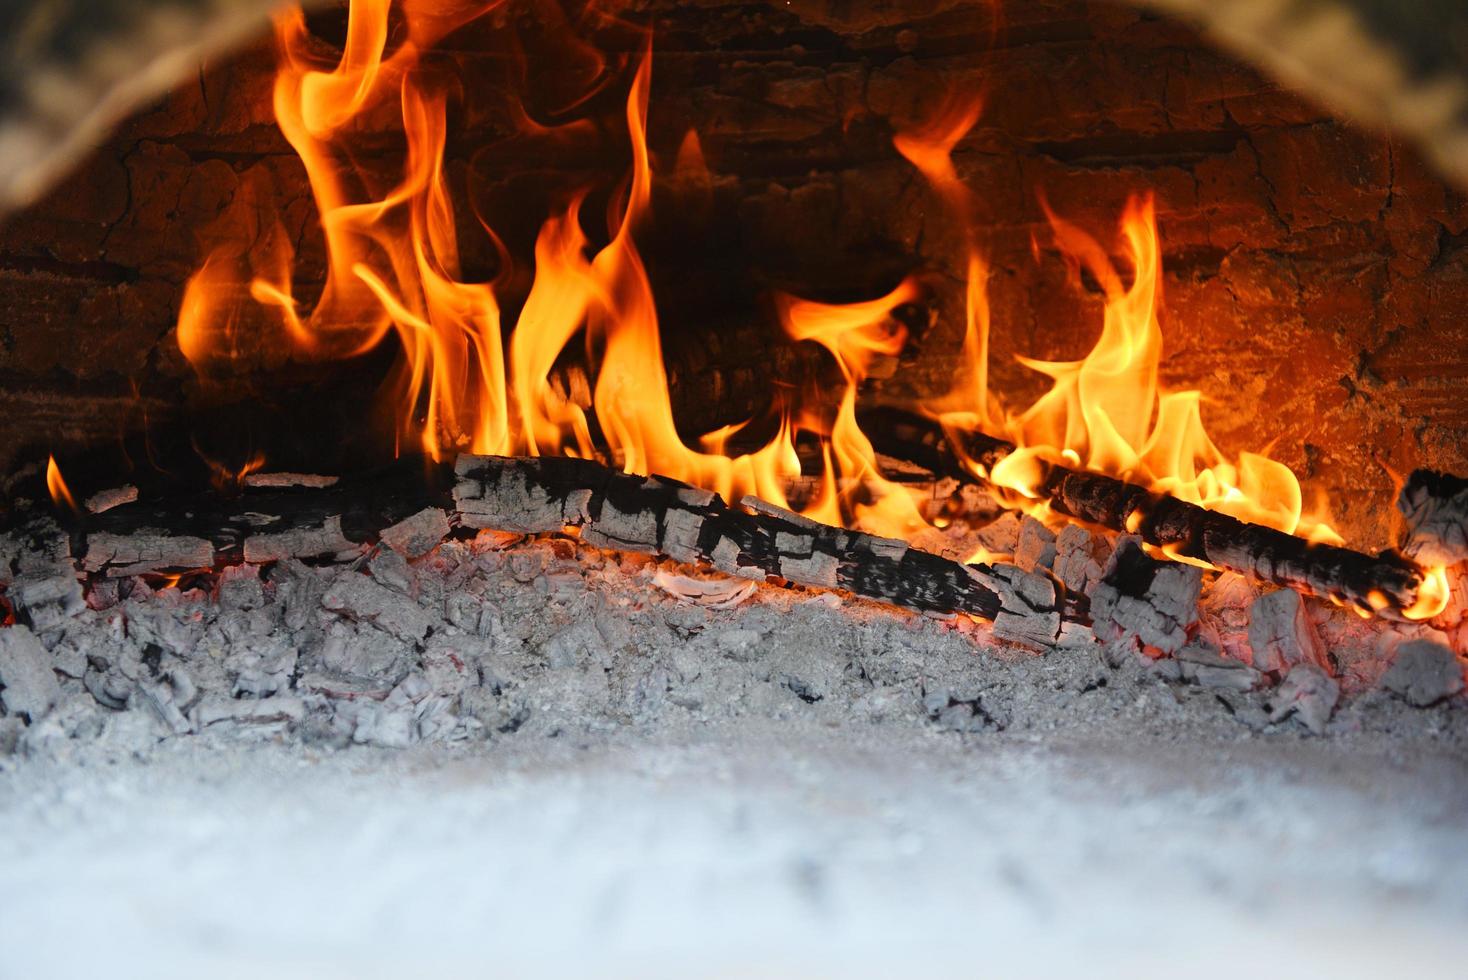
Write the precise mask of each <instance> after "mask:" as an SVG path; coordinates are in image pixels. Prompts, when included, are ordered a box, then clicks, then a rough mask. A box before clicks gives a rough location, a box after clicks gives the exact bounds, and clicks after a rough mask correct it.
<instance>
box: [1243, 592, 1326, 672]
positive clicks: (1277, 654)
mask: <svg viewBox="0 0 1468 980" xmlns="http://www.w3.org/2000/svg"><path fill="white" fill-rule="evenodd" d="M1249 648H1250V649H1251V650H1252V651H1253V660H1252V663H1253V665H1254V666H1255V667H1257V668H1258V669H1259V670H1263V671H1269V672H1273V673H1282V672H1284V671H1286V670H1289V669H1290V668H1291V667H1294V666H1295V665H1297V664H1306V663H1308V664H1314V665H1316V666H1317V667H1322V668H1323V667H1326V666H1327V663H1326V656H1325V648H1324V645H1323V644H1322V643H1321V642H1320V635H1319V634H1318V633H1317V632H1316V631H1315V623H1314V622H1313V621H1312V620H1311V618H1310V616H1309V615H1308V614H1307V612H1306V609H1305V599H1304V598H1303V597H1302V596H1301V595H1300V594H1299V593H1298V592H1293V591H1291V590H1289V589H1280V590H1279V591H1277V592H1270V593H1267V594H1265V595H1261V596H1259V598H1257V599H1255V600H1254V604H1253V605H1252V606H1250V607H1249Z"/></svg>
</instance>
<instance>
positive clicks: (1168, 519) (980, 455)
mask: <svg viewBox="0 0 1468 980" xmlns="http://www.w3.org/2000/svg"><path fill="white" fill-rule="evenodd" d="M862 428H863V430H864V431H866V432H867V433H868V434H869V435H870V436H871V438H872V442H873V444H874V445H875V446H876V447H877V449H878V450H879V451H880V452H883V453H886V454H887V455H890V456H896V457H898V458H905V459H908V460H910V461H911V462H914V463H918V464H919V465H922V466H926V467H930V468H932V469H933V471H934V472H937V473H943V474H946V475H949V476H952V477H955V478H957V479H966V480H970V481H972V480H975V479H977V478H976V477H975V475H974V472H973V471H972V470H971V469H970V468H969V466H967V465H965V463H964V462H963V461H964V460H965V459H969V460H973V461H975V462H977V463H979V464H981V465H982V466H984V468H985V469H988V468H991V467H992V466H993V465H994V464H995V463H997V462H999V461H1000V460H1001V459H1003V458H1004V457H1005V456H1007V455H1008V454H1009V453H1010V452H1012V451H1013V450H1014V446H1013V445H1011V444H1009V443H1006V442H1004V441H1003V440H1000V439H995V438H993V437H991V436H987V435H984V434H983V433H965V434H961V435H959V436H958V437H957V438H959V439H961V440H962V444H961V445H958V446H955V445H952V444H951V443H950V441H949V437H948V436H947V435H946V434H945V433H944V432H943V430H942V428H941V427H940V426H939V425H938V424H937V423H936V422H932V421H929V420H926V419H922V418H919V417H916V416H913V415H910V414H907V413H903V412H897V411H894V410H891V409H876V410H873V411H870V412H867V413H863V416H862ZM1044 465H1045V475H1044V478H1043V479H1042V480H1041V481H1040V482H1039V486H1038V487H1036V488H1035V492H1036V494H1037V495H1038V496H1039V497H1040V498H1042V499H1045V500H1048V501H1050V504H1051V506H1052V507H1053V508H1054V509H1055V510H1056V511H1058V512H1059V513H1062V514H1065V515H1067V516H1069V517H1073V518H1076V519H1077V520H1080V521H1084V522H1087V523H1091V524H1098V525H1100V526H1102V527H1105V528H1109V529H1111V530H1113V531H1118V532H1122V533H1132V534H1136V535H1138V536H1139V537H1141V539H1142V540H1143V541H1145V542H1146V543H1148V544H1150V545H1153V546H1155V547H1158V548H1163V549H1166V550H1167V551H1168V552H1169V553H1172V554H1176V555H1179V556H1182V557H1186V558H1194V559H1197V560H1198V561H1203V562H1207V563H1208V564H1210V565H1213V566H1215V567H1218V568H1223V569H1227V570H1229V571H1233V572H1238V573H1240V574H1242V575H1247V576H1249V577H1251V578H1254V579H1258V580H1260V581H1264V582H1272V583H1274V584H1275V585H1281V586H1284V587H1286V588H1290V589H1294V590H1295V591H1297V592H1302V593H1305V594H1307V595H1315V596H1323V597H1329V598H1333V599H1336V600H1339V601H1341V602H1346V603H1350V604H1352V605H1354V606H1356V607H1357V608H1359V609H1362V610H1365V611H1369V612H1376V613H1381V614H1383V615H1387V616H1399V615H1400V614H1401V613H1402V611H1404V610H1407V609H1410V608H1412V606H1413V605H1414V604H1415V603H1416V602H1417V598H1418V591H1419V589H1420V587H1421V585H1422V581H1423V573H1422V570H1421V569H1420V568H1419V567H1418V566H1417V565H1416V564H1414V563H1413V562H1411V561H1409V560H1408V559H1406V558H1404V557H1402V556H1400V555H1397V554H1394V553H1385V554H1380V555H1367V554H1363V553H1361V552H1358V551H1352V550H1350V549H1348V548H1339V547H1335V546H1332V545H1322V544H1313V543H1311V542H1309V541H1306V540H1305V539H1304V538H1298V537H1295V536H1294V535H1292V534H1286V533H1284V532H1283V531H1278V530H1275V529H1274V528H1269V527H1263V526H1261V525H1258V524H1249V523H1246V522H1244V521H1240V520H1239V519H1237V518H1235V517H1230V516H1229V515H1227V514H1220V513H1218V512H1216V511H1211V510H1207V509H1206V508H1203V507H1199V506H1198V505H1196V504H1191V503H1188V502H1186V501H1182V500H1178V499H1177V498H1175V497H1170V496H1167V495H1165V494H1158V493H1154V492H1152V491H1150V490H1148V489H1146V488H1145V487H1140V486H1137V485H1135V484H1131V483H1127V482H1125V481H1124V480H1119V479H1117V478H1115V477H1110V476H1105V475H1102V474H1100V473H1087V472H1081V471H1077V470H1073V469H1070V468H1068V467H1065V466H1059V465H1056V464H1044Z"/></svg>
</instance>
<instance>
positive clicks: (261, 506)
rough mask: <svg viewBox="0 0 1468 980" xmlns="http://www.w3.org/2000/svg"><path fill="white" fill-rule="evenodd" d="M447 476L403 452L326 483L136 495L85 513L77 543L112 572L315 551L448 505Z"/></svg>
mask: <svg viewBox="0 0 1468 980" xmlns="http://www.w3.org/2000/svg"><path fill="white" fill-rule="evenodd" d="M449 479H450V473H449V470H448V467H447V466H446V465H443V464H438V463H433V462H430V461H427V460H423V459H407V460H403V461H402V462H400V463H398V464H397V465H394V466H392V467H390V468H388V469H385V470H380V471H377V472H373V473H368V474H363V475H360V476H355V477H352V478H348V479H343V480H342V481H341V482H339V483H337V484H336V485H334V486H330V487H289V488H269V489H253V488H247V489H246V490H245V491H244V492H243V493H241V494H240V495H238V496H234V497H228V496H224V495H221V494H219V493H217V492H207V493H200V494H194V495H189V496H181V497H171V498H167V499H164V500H139V501H135V502H133V503H129V504H123V505H120V506H118V507H114V508H111V509H110V510H107V511H104V512H102V513H100V514H85V515H82V516H81V517H80V518H78V521H79V523H78V525H77V526H76V527H75V529H74V530H73V548H74V550H75V552H76V553H77V554H80V555H83V556H84V557H83V561H84V567H86V569H87V570H88V571H91V572H101V573H104V574H107V573H110V574H117V575H127V574H141V573H143V572H161V571H174V572H177V571H188V570H194V569H198V568H200V567H204V566H206V565H209V564H212V565H213V566H215V567H218V566H223V565H230V564H236V563H239V562H241V561H246V560H254V561H275V560H279V559H281V558H285V557H303V558H304V557H318V556H322V555H326V554H330V553H334V552H335V551H337V550H345V548H347V547H351V546H354V545H363V544H368V543H373V542H375V541H376V540H377V537H378V535H379V534H380V532H381V531H382V530H383V529H384V528H387V527H390V526H392V525H394V524H396V523H398V522H399V521H401V520H403V519H405V518H407V517H410V516H412V515H413V514H416V513H418V512H419V511H420V510H422V509H423V508H424V507H428V506H448V505H449V503H450V500H449V494H448V486H449ZM211 550H212V552H213V560H212V563H210V562H209V561H208V556H209V553H210V551H211Z"/></svg>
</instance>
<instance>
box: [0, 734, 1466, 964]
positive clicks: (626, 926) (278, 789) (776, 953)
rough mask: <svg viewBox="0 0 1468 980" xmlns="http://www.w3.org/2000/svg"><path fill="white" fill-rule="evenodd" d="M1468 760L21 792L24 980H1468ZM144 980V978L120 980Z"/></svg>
mask: <svg viewBox="0 0 1468 980" xmlns="http://www.w3.org/2000/svg"><path fill="white" fill-rule="evenodd" d="M1464 775H1465V758H1464V754H1463V752H1462V749H1461V747H1457V748H1454V747H1449V746H1446V745H1444V744H1442V743H1441V742H1438V741H1434V740H1432V739H1424V738H1422V737H1421V736H1417V737H1413V738H1404V737H1386V736H1379V737H1377V738H1374V739H1372V740H1371V741H1370V742H1369V743H1361V742H1356V743H1354V744H1348V743H1346V742H1345V741H1342V740H1334V741H1324V740H1310V741H1299V740H1293V739H1291V740H1272V741H1264V740H1258V739H1241V738H1237V737H1235V738H1226V737H1225V738H1220V737H1216V736H1208V735H1201V734H1198V733H1191V734H1189V735H1187V736H1186V737H1183V738H1178V739H1169V740H1167V741H1162V740H1158V739H1148V738H1145V737H1133V738H1126V739H1116V738H1106V739H1081V738H1076V737H1051V738H1043V737H1014V736H994V737H989V738H983V739H975V738H972V737H961V736H953V735H947V734H942V733H938V732H935V731H931V730H926V731H924V730H919V729H914V728H902V729H898V730H892V729H887V730H879V729H872V728H850V727H848V728H834V727H832V726H829V725H827V724H824V723H822V722H819V721H816V720H814V719H810V718H804V719H786V720H784V721H781V722H777V723H770V722H768V721H765V720H745V721H740V722H728V723H724V724H721V725H716V726H701V725H693V724H690V725H688V726H686V727H685V728H684V729H683V730H681V731H679V732H676V733H668V732H665V733H664V734H662V735H661V736H659V737H656V738H651V739H649V738H646V737H643V736H638V735H635V734H632V733H628V732H621V733H612V734H607V735H604V736H601V737H590V736H586V735H579V736H569V735H568V736H563V737H560V738H554V739H551V738H529V739H501V740H495V741H491V742H489V743H487V744H479V745H476V746H474V747H472V748H468V747H460V748H458V749H453V748H446V747H442V746H438V747H433V746H419V747H416V748H414V749H411V750H409V751H407V752H393V751H388V750H382V749H372V748H358V749H355V750H353V751H350V752H331V751H323V750H320V749H306V750H302V749H301V748H299V747H297V746H285V745H279V744H266V745H254V746H249V745H233V746H229V747H223V746H217V745H216V746H208V745H206V744H205V743H204V742H202V741H200V740H197V739H195V740H175V741H173V742H171V743H168V744H167V745H165V746H162V747H160V748H159V749H157V750H155V751H154V752H152V753H150V755H149V757H148V758H147V759H139V758H136V757H125V758H120V759H119V758H114V759H112V760H111V761H110V762H106V763H103V762H101V761H100V760H99V759H97V758H96V757H95V756H93V755H89V754H87V753H82V754H81V755H79V756H77V757H74V758H71V759H69V760H66V761H31V762H28V763H25V764H20V765H16V764H15V763H8V764H7V771H5V772H4V774H3V776H0V842H3V843H0V859H3V861H4V866H5V869H6V875H5V887H4V889H3V892H0V964H3V967H0V972H3V973H4V974H6V975H13V976H25V975H46V976H53V977H60V976H101V975H126V974H129V973H132V971H134V970H136V971H137V974H136V975H147V976H151V977H182V976H200V975H206V976H217V977H232V976H240V977H244V976H261V975H269V976H276V977H312V978H319V977H324V976H341V977H354V978H370V977H389V976H427V975H445V976H447V975H464V976H468V975H498V976H516V975H532V974H533V975H576V976H585V975H594V976H627V977H661V976H669V977H673V976H679V977H683V976H739V975H744V976H748V975H761V976H895V975H918V974H922V973H930V972H931V971H949V972H950V974H952V975H993V976H1017V975H1057V974H1072V975H1076V974H1084V975H1088V976H1128V977H1131V976H1139V975H1165V974H1169V973H1171V972H1172V971H1173V970H1174V969H1176V967H1177V965H1178V964H1180V963H1184V962H1186V963H1189V964H1191V966H1190V967H1189V968H1188V972H1189V974H1190V975H1194V976H1220V977H1224V976H1227V977H1234V976H1239V975H1241V973H1242V974H1243V975H1251V974H1252V975H1260V974H1265V975H1283V976H1297V977H1315V976H1319V977H1336V978H1340V977H1356V976H1361V977H1375V976H1387V975H1410V974H1414V973H1417V974H1420V975H1427V976H1433V975H1437V976H1442V975H1447V974H1448V973H1451V972H1452V970H1453V967H1452V965H1451V964H1454V963H1461V962H1462V960H1463V956H1464V955H1465V953H1468V940H1465V938H1464V933H1463V930H1462V922H1463V921H1464V916H1465V915H1468V902H1465V892H1464V890H1463V888H1462V886H1461V883H1462V881H1463V879H1464V875H1465V874H1468V843H1465V840H1464V838H1463V835H1462V833H1461V822H1462V815H1463V813H1464V812H1465V811H1468V795H1465V794H1468V789H1465V787H1468V780H1465V778H1464ZM119 971H120V972H119Z"/></svg>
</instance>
